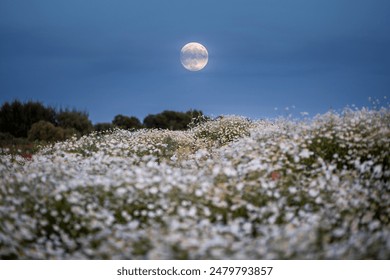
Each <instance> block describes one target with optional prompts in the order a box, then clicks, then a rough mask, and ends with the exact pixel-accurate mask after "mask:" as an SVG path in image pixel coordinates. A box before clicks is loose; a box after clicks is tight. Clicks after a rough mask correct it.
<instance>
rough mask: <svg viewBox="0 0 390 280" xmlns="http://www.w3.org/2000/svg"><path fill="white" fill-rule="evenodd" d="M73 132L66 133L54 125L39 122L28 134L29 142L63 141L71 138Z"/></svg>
mask: <svg viewBox="0 0 390 280" xmlns="http://www.w3.org/2000/svg"><path fill="white" fill-rule="evenodd" d="M70 134H71V132H70V131H69V130H67V131H65V130H64V129H63V128H61V127H55V126H54V125H53V124H52V123H49V122H46V121H39V122H37V123H34V124H33V125H32V127H31V129H30V131H29V132H28V140H30V141H45V142H53V141H61V140H64V139H65V138H66V137H67V136H69V135H70Z"/></svg>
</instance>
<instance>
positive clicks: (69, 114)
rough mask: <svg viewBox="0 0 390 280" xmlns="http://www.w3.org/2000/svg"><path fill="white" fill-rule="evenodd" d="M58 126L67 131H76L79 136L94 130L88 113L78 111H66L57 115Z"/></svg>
mask: <svg viewBox="0 0 390 280" xmlns="http://www.w3.org/2000/svg"><path fill="white" fill-rule="evenodd" d="M57 122H58V126H60V127H62V128H65V129H74V130H75V131H76V132H77V133H78V134H79V135H84V134H88V133H90V132H91V131H92V130H93V125H92V123H91V121H90V120H89V119H88V114H87V113H86V112H81V111H77V110H72V111H70V110H64V111H60V112H59V113H58V114H57Z"/></svg>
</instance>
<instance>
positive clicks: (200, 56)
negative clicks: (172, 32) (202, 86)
mask: <svg viewBox="0 0 390 280" xmlns="http://www.w3.org/2000/svg"><path fill="white" fill-rule="evenodd" d="M208 60H209V54H208V52H207V49H206V48H205V47H204V46H203V45H201V44H199V43H196V42H191V43H188V44H186V45H185V46H184V47H183V48H182V49H181V52H180V61H181V64H183V66H184V68H186V69H187V70H190V71H199V70H202V69H203V68H204V67H205V66H206V64H207V62H208Z"/></svg>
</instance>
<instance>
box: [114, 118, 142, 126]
mask: <svg viewBox="0 0 390 280" xmlns="http://www.w3.org/2000/svg"><path fill="white" fill-rule="evenodd" d="M112 124H113V125H114V126H117V127H119V128H122V129H140V128H142V124H141V122H140V120H139V119H138V118H136V117H128V116H123V115H116V116H115V117H114V119H113V121H112Z"/></svg>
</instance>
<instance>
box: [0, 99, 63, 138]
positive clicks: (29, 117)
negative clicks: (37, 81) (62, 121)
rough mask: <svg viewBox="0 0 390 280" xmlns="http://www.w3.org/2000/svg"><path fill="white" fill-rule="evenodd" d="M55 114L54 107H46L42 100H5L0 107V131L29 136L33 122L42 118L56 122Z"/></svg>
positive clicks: (16, 135) (17, 135)
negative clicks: (23, 101) (9, 101)
mask: <svg viewBox="0 0 390 280" xmlns="http://www.w3.org/2000/svg"><path fill="white" fill-rule="evenodd" d="M55 115H56V112H55V110H54V109H53V108H51V107H45V106H44V105H43V104H42V103H40V102H33V101H29V102H27V103H22V102H20V101H18V100H15V101H13V102H12V103H8V102H5V103H4V104H3V105H2V106H1V108H0V132H8V133H10V134H12V135H13V136H15V137H27V133H28V131H29V130H30V128H31V126H32V124H34V123H36V122H38V121H41V120H42V121H46V122H50V123H52V124H55Z"/></svg>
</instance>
